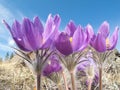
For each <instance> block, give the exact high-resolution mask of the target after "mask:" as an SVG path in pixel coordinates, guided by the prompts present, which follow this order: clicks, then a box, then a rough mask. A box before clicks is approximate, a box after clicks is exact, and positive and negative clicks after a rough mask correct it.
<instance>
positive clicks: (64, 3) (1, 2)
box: [0, 0, 120, 57]
mask: <svg viewBox="0 0 120 90" xmlns="http://www.w3.org/2000/svg"><path fill="white" fill-rule="evenodd" d="M49 13H52V14H53V15H54V14H59V15H60V16H61V19H62V22H61V26H60V28H61V29H64V27H65V25H66V24H67V23H68V22H69V20H73V21H74V22H75V23H76V24H77V25H78V24H81V25H82V26H86V25H87V24H88V23H90V24H91V25H92V26H93V28H94V30H95V31H97V29H98V28H99V26H100V24H101V23H102V22H103V21H105V20H106V21H108V22H109V24H110V32H111V33H112V32H113V30H114V28H115V26H119V27H120V1H119V0H99V1H98V0H14V1H13V0H0V57H3V56H4V55H5V53H6V52H11V51H12V49H11V48H9V46H11V45H14V42H13V41H12V38H11V36H10V33H9V32H8V30H6V28H5V27H4V25H3V24H2V19H5V20H6V21H7V22H8V23H9V24H12V22H13V21H14V19H17V20H19V21H21V20H22V18H23V17H29V18H30V19H32V18H33V17H34V16H39V17H40V18H41V20H42V21H43V22H45V21H46V18H47V16H48V14H49ZM119 46H120V40H119V41H118V44H117V49H118V50H120V47H119Z"/></svg>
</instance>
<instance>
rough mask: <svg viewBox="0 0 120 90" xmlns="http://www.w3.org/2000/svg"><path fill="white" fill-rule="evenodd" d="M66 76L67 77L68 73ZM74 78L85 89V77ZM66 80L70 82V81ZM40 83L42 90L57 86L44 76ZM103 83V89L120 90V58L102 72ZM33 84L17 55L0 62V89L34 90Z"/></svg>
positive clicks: (81, 89) (51, 89) (30, 75)
mask: <svg viewBox="0 0 120 90" xmlns="http://www.w3.org/2000/svg"><path fill="white" fill-rule="evenodd" d="M109 63H111V62H108V65H109ZM66 76H67V77H68V78H69V76H68V74H66ZM76 79H77V82H76V84H77V88H78V90H87V88H86V85H85V80H86V77H80V76H79V77H78V78H76ZM46 80H47V81H46ZM68 80H70V79H68ZM68 82H69V84H70V81H68ZM42 84H43V86H46V88H43V89H42V90H56V88H57V87H56V85H55V84H54V83H53V82H52V81H50V80H49V79H46V78H42ZM103 84H104V85H103V86H104V89H103V90H120V58H117V60H114V61H112V64H111V65H110V69H108V71H107V72H104V77H103ZM34 86H35V80H34V76H33V74H32V72H31V71H30V70H29V68H27V66H26V65H25V64H24V63H23V61H22V60H20V58H19V57H18V56H14V57H13V58H12V59H11V60H8V61H5V62H3V63H0V90H34ZM95 87H96V86H94V88H95ZM92 90H94V89H92ZM96 90H98V89H96Z"/></svg>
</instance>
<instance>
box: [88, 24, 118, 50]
mask: <svg viewBox="0 0 120 90" xmlns="http://www.w3.org/2000/svg"><path fill="white" fill-rule="evenodd" d="M118 33H119V28H118V27H116V28H115V31H114V32H113V34H112V36H111V37H109V24H108V23H107V22H103V24H102V25H101V26H100V29H99V30H98V33H97V35H95V34H94V36H93V37H92V39H91V42H90V44H91V46H92V47H93V48H95V49H96V50H97V51H98V52H105V51H106V50H112V49H114V48H115V46H116V44H117V41H118Z"/></svg>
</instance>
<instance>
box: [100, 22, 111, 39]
mask: <svg viewBox="0 0 120 90" xmlns="http://www.w3.org/2000/svg"><path fill="white" fill-rule="evenodd" d="M98 33H102V34H103V36H104V37H105V38H107V37H108V35H109V23H108V22H106V21H104V22H103V23H102V25H101V26H100V28H99V31H98Z"/></svg>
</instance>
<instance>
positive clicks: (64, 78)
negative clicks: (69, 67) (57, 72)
mask: <svg viewBox="0 0 120 90" xmlns="http://www.w3.org/2000/svg"><path fill="white" fill-rule="evenodd" d="M62 76H63V80H64V84H65V90H68V86H67V81H66V77H65V74H64V71H62Z"/></svg>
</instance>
